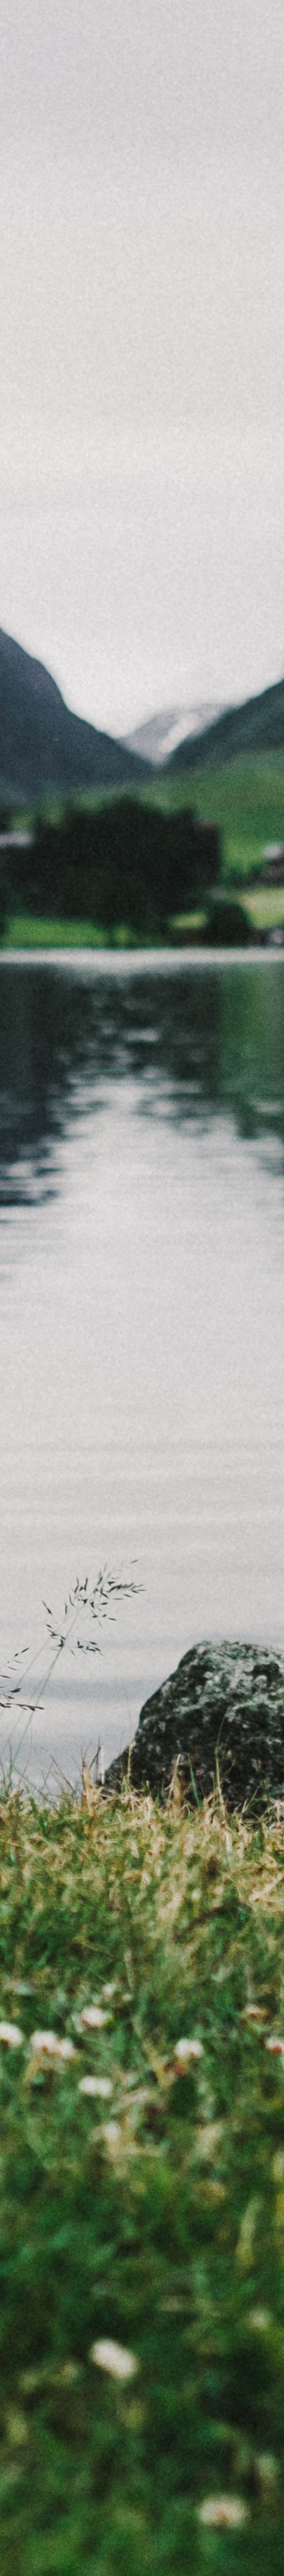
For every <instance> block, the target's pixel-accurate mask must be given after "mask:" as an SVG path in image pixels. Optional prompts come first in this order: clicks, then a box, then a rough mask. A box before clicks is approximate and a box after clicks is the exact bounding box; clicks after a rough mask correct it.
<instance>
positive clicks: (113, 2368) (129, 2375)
mask: <svg viewBox="0 0 284 2576" xmlns="http://www.w3.org/2000/svg"><path fill="white" fill-rule="evenodd" d="M90 2361H94V2362H96V2365H97V2369H98V2370H107V2371H109V2373H110V2377H111V2379H123V2380H126V2379H135V2377H136V2372H137V2370H139V2362H138V2361H137V2360H136V2353H135V2352H128V2351H127V2347H126V2345H125V2344H123V2343H112V2341H111V2338H108V2336H107V2335H106V2336H103V2338H102V2341H101V2342H99V2343H92V2344H91V2351H90Z"/></svg>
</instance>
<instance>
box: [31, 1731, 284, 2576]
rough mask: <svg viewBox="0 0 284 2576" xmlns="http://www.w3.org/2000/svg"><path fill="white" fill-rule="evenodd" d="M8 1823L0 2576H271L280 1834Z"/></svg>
mask: <svg viewBox="0 0 284 2576" xmlns="http://www.w3.org/2000/svg"><path fill="white" fill-rule="evenodd" d="M0 1823H1V1865H0V2091H1V2220H0V2237H1V2311H0V2522H1V2576H88V2571H89V2576H137V2569H139V2576H235V2571H236V2576H237V2571H238V2576H239V2571H241V2570H242V2576H244V2570H245V2576H267V2571H268V2568H269V2576H282V2566H283V2511H284V1950H283V1923H284V1829H283V1819H282V1817H281V1818H278V1821H277V1818H276V1817H275V1819H274V1821H273V1819H272V1820H271V1822H270V1823H269V1821H268V1819H267V1821H266V1822H265V1820H264V1822H263V1823H262V1825H260V1826H259V1829H258V1832H257V1833H256V1832H255V1831H254V1832H252V1831H250V1828H249V1825H248V1823H247V1821H246V1819H245V1818H242V1819H241V1820H239V1821H238V1822H237V1820H236V1821H234V1820H233V1821H232V1818H230V1824H229V1823H228V1821H227V1819H226V1815H225V1811H224V1808H223V1804H222V1800H221V1797H220V1798H219V1799H218V1797H216V1800H215V1803H214V1801H213V1802H211V1804H210V1805H208V1806H206V1807H205V1808H203V1809H201V1808H200V1809H199V1810H197V1808H196V1807H195V1808H193V1809H192V1812H191V1813H190V1814H189V1813H186V1812H185V1811H183V1809H182V1807H181V1805H180V1803H179V1799H178V1795H177V1792H176V1793H175V1792H173V1794H172V1796H171V1798H170V1800H169V1803H168V1806H167V1808H166V1809H165V1810H164V1811H162V1810H161V1809H159V1807H158V1805H155V1804H154V1803H153V1802H152V1800H151V1799H150V1798H149V1797H148V1798H144V1799H143V1798H142V1799H140V1800H139V1798H137V1797H136V1798H135V1797H134V1795H133V1794H132V1793H131V1788H128V1787H127V1788H126V1790H125V1792H124V1794H123V1797H122V1798H121V1799H118V1800H117V1801H111V1800H108V1799H106V1798H105V1797H104V1796H103V1795H102V1793H101V1792H100V1791H99V1790H95V1789H93V1788H92V1783H91V1779H90V1777H89V1774H88V1773H85V1782H84V1789H83V1794H82V1801H81V1803H80V1800H79V1799H78V1802H77V1801H76V1798H75V1796H73V1797H72V1796H71V1795H70V1797H68V1796H66V1795H65V1796H63V1797H62V1799H61V1803H60V1804H59V1806H58V1808H57V1810H56V1811H52V1810H51V1809H50V1808H49V1807H48V1806H43V1805H42V1806H41V1807H38V1806H36V1805H35V1804H33V1802H32V1801H29V1800H28V1798H27V1797H26V1799H25V1798H24V1796H23V1798H21V1796H20V1795H19V1794H16V1792H15V1793H14V1792H13V1789H11V1790H10V1791H9V1790H7V1792H6V1791H5V1788H4V1785H3V1787H2V1794H1V1807H0ZM90 2007H91V2009H92V2012H93V2022H92V2019H91V2021H89V2022H88V2012H89V2011H90ZM84 2016H86V2017H85V2018H84ZM11 2026H12V2027H11ZM15 2026H16V2033H15ZM17 2032H18V2038H17V2036H16V2034H17ZM46 2033H48V2034H49V2040H50V2046H49V2050H48V2048H47V2044H46ZM52 2034H53V2038H52V2036H51V2035H52ZM272 2042H273V2045H272ZM66 2043H69V2053H68V2046H67V2045H66ZM62 2044H63V2045H62ZM60 2051H61V2053H60Z"/></svg>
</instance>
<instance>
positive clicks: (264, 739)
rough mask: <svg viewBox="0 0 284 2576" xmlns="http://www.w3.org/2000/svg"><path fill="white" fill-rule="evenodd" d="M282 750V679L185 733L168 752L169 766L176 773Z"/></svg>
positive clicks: (283, 707) (283, 728)
mask: <svg viewBox="0 0 284 2576" xmlns="http://www.w3.org/2000/svg"><path fill="white" fill-rule="evenodd" d="M282 750H283V751H284V680H277V681H276V684H275V686H274V688H272V689H263V690H262V692H261V696H260V697H257V698H245V700H244V704H243V706H240V707H228V708H227V711H226V712H225V714H224V715H220V716H217V718H215V720H214V723H213V724H210V725H206V726H205V730H203V731H202V733H199V732H198V733H196V734H195V735H194V736H192V734H190V735H186V736H185V739H184V741H183V742H180V743H179V746H178V749H177V750H175V751H173V752H172V754H171V755H170V762H169V765H170V767H171V769H176V770H179V772H180V773H181V772H183V771H184V770H192V771H194V770H195V769H197V768H201V766H202V769H203V768H204V769H205V766H206V767H207V768H208V769H213V768H214V769H217V768H219V766H220V765H221V763H222V764H223V763H225V762H226V761H230V760H239V759H244V758H246V757H247V759H248V760H249V759H250V758H251V757H252V756H253V753H254V752H257V753H258V754H260V753H261V752H269V751H282Z"/></svg>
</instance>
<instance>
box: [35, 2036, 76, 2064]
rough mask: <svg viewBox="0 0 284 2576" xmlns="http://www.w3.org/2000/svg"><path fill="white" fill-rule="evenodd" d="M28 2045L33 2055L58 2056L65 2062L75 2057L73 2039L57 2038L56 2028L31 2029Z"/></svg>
mask: <svg viewBox="0 0 284 2576" xmlns="http://www.w3.org/2000/svg"><path fill="white" fill-rule="evenodd" d="M30 2045H31V2050H32V2055H33V2057H60V2058H61V2059H62V2058H63V2061H64V2059H65V2063H66V2059H68V2058H70V2057H75V2048H74V2046H73V2039H58V2033H57V2031H56V2030H33V2031H32V2037H31V2042H30Z"/></svg>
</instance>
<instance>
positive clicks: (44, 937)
mask: <svg viewBox="0 0 284 2576" xmlns="http://www.w3.org/2000/svg"><path fill="white" fill-rule="evenodd" d="M238 899H239V898H238ZM240 901H241V902H242V901H243V903H244V908H245V912H246V913H247V915H248V919H249V921H250V922H251V928H252V930H253V932H254V935H256V936H257V933H258V931H259V932H260V934H261V933H262V932H263V931H267V932H269V930H274V929H277V928H279V929H284V887H283V886H256V887H253V885H252V884H251V883H250V884H249V885H245V883H244V882H243V881H242V886H241V887H240ZM205 919H206V915H205V911H204V910H203V911H201V910H200V911H198V912H197V911H196V910H195V911H194V912H187V913H177V914H174V916H173V919H172V921H169V926H168V938H167V939H164V940H163V939H162V935H161V936H160V937H158V936H157V938H156V939H155V938H154V936H152V937H151V938H150V937H149V936H148V938H147V937H146V935H145V934H143V935H142V933H141V938H139V936H138V934H137V933H136V932H134V931H132V930H130V929H129V927H128V926H127V924H126V923H123V922H122V923H121V925H120V927H119V928H118V929H116V930H113V931H112V932H111V931H107V930H105V931H104V930H101V929H98V928H97V927H96V924H95V923H93V922H90V921H64V920H62V921H58V920H57V919H55V918H54V919H53V920H45V919H43V918H42V917H41V916H40V915H39V914H34V915H33V914H31V913H28V912H26V913H24V912H23V913H17V914H13V913H11V914H10V917H9V918H8V920H7V923H6V930H5V936H4V939H3V941H2V948H3V950H5V949H11V948H12V949H27V948H30V949H35V950H38V949H56V948H57V949H62V948H67V949H68V948H73V949H74V948H83V949H86V948H92V949H113V948H116V949H120V950H123V949H133V951H135V950H138V951H139V949H140V948H142V949H145V948H149V949H150V950H151V949H153V948H161V947H165V948H167V946H168V947H172V946H176V947H179V946H180V947H181V948H182V947H184V946H188V947H193V948H194V947H198V945H199V943H200V940H201V941H202V939H203V933H204V926H205Z"/></svg>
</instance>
